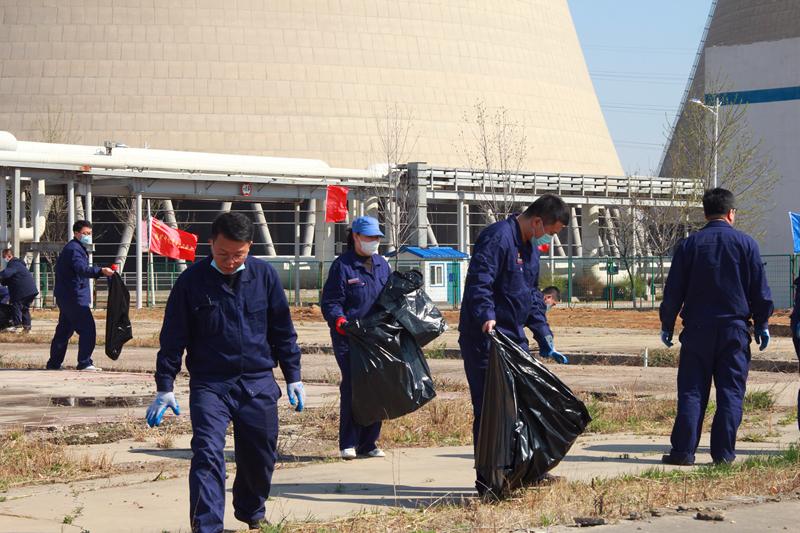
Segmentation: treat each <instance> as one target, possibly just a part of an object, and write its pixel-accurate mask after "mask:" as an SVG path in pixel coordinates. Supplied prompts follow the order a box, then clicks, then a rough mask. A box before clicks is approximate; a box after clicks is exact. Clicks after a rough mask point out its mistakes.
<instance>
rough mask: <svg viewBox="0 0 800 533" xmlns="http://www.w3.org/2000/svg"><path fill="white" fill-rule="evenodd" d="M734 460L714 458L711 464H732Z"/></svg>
mask: <svg viewBox="0 0 800 533" xmlns="http://www.w3.org/2000/svg"><path fill="white" fill-rule="evenodd" d="M733 461H734V460H733V459H713V460H712V461H711V464H713V465H714V466H721V465H732V464H733Z"/></svg>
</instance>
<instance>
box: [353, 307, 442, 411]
mask: <svg viewBox="0 0 800 533" xmlns="http://www.w3.org/2000/svg"><path fill="white" fill-rule="evenodd" d="M345 330H346V331H347V337H348V339H349V342H350V375H351V380H352V385H353V386H352V389H353V392H352V399H353V418H354V419H355V421H356V422H357V423H359V424H361V425H362V426H368V425H370V424H373V423H375V422H378V421H380V420H386V419H390V418H397V417H400V416H403V415H406V414H408V413H411V412H413V411H416V410H417V409H419V408H420V407H422V406H423V405H425V404H426V403H428V402H429V401H431V400H432V399H433V398H434V397H435V396H436V391H435V390H434V388H433V380H432V379H431V371H430V368H428V363H427V361H425V357H424V356H423V354H422V350H421V349H420V347H419V344H417V342H416V341H415V340H414V337H412V336H411V334H410V333H409V332H408V331H406V329H405V328H404V327H403V326H401V325H400V323H399V322H398V321H396V320H395V319H394V317H393V316H392V315H391V314H390V313H389V312H387V311H378V312H376V313H373V314H372V315H370V316H369V317H368V318H365V319H361V320H352V321H350V322H348V323H347V325H346V326H345Z"/></svg>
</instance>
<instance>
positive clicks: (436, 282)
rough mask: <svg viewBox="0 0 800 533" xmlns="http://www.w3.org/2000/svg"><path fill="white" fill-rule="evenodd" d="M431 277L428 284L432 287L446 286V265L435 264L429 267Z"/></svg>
mask: <svg viewBox="0 0 800 533" xmlns="http://www.w3.org/2000/svg"><path fill="white" fill-rule="evenodd" d="M429 272H430V275H429V276H428V283H430V285H431V287H443V286H444V265H441V264H435V265H430V267H429Z"/></svg>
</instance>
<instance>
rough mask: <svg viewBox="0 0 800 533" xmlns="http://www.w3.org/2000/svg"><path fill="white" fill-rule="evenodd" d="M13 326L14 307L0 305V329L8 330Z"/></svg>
mask: <svg viewBox="0 0 800 533" xmlns="http://www.w3.org/2000/svg"><path fill="white" fill-rule="evenodd" d="M13 325H14V307H13V306H12V305H11V304H3V303H0V329H6V328H10V327H11V326H13Z"/></svg>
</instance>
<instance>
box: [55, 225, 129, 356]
mask: <svg viewBox="0 0 800 533" xmlns="http://www.w3.org/2000/svg"><path fill="white" fill-rule="evenodd" d="M72 236H73V239H72V240H71V241H69V242H68V243H67V245H66V246H64V249H63V250H61V253H60V254H59V256H58V259H57V260H56V268H55V272H56V284H55V288H54V289H53V296H55V298H56V305H57V306H58V325H57V326H56V332H55V334H54V335H53V341H52V342H51V343H50V359H49V360H48V361H47V368H48V369H49V370H60V369H61V363H63V362H64V357H65V356H66V354H67V345H68V344H69V339H70V338H71V337H72V334H73V333H75V332H77V333H78V335H79V336H80V339H79V341H78V367H77V368H78V370H83V371H87V372H98V371H100V370H102V369H101V368H98V367H96V366H94V363H93V361H92V353H93V352H94V347H95V343H96V340H97V330H96V328H95V323H94V317H93V316H92V310H91V308H90V307H89V305H90V304H91V301H92V295H91V292H90V285H89V279H90V278H99V277H100V276H112V275H114V271H113V270H111V269H110V268H108V267H103V268H101V267H96V266H90V265H89V253H88V252H87V251H86V248H87V247H89V246H91V245H92V224H91V222H89V221H87V220H79V221H77V222H75V224H73V225H72Z"/></svg>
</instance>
